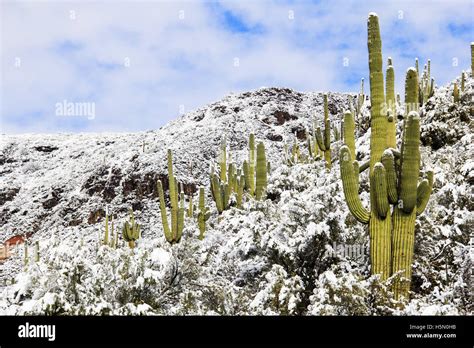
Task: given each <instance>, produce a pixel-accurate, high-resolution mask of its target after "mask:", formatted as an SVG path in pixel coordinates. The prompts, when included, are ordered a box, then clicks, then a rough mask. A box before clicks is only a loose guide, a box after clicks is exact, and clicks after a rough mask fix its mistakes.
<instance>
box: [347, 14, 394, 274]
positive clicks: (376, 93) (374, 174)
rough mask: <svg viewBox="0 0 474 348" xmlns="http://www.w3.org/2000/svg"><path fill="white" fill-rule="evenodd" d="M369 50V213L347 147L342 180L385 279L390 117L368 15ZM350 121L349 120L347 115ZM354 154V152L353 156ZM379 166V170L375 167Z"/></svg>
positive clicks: (376, 37)
mask: <svg viewBox="0 0 474 348" xmlns="http://www.w3.org/2000/svg"><path fill="white" fill-rule="evenodd" d="M368 50H369V69H370V101H371V116H372V117H371V138H370V162H369V168H370V169H369V185H370V212H369V211H367V210H366V209H365V208H364V207H363V205H362V202H361V200H360V198H359V194H358V189H359V164H358V162H357V161H354V159H355V158H353V157H352V156H351V152H352V151H351V150H350V149H349V147H348V146H345V145H344V146H342V147H341V150H340V163H341V164H340V167H341V178H342V182H343V190H344V195H345V197H346V201H347V205H348V206H349V210H350V211H351V213H352V214H353V215H354V216H355V217H356V219H357V220H359V221H360V222H362V223H365V224H369V236H370V259H371V265H372V273H373V274H380V275H381V278H382V279H387V278H388V277H389V275H390V271H391V269H390V262H391V238H390V237H391V216H390V214H389V213H388V212H387V209H388V204H386V200H387V194H386V190H387V188H386V186H385V185H383V182H384V180H385V170H384V169H383V168H382V167H380V165H377V163H379V160H380V159H381V157H382V154H383V152H384V150H385V148H386V146H387V117H386V115H385V114H384V110H386V109H385V105H384V103H385V98H384V88H383V72H382V42H381V39H380V29H379V22H378V17H377V15H376V14H374V13H371V14H369V19H368ZM348 117H350V116H349V115H348ZM352 153H354V152H352ZM376 165H377V166H376Z"/></svg>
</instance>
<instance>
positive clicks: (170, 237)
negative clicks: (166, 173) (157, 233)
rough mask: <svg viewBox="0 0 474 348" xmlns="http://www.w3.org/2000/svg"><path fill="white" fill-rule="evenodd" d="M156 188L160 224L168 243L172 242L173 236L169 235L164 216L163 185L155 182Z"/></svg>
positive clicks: (166, 218)
mask: <svg viewBox="0 0 474 348" xmlns="http://www.w3.org/2000/svg"><path fill="white" fill-rule="evenodd" d="M157 187H158V196H159V197H160V212H161V222H162V225H163V233H164V234H165V238H166V240H167V241H168V242H170V243H171V242H172V240H173V235H172V234H171V230H170V226H169V224H168V216H167V214H166V204H165V195H164V193H163V184H162V183H161V180H158V182H157Z"/></svg>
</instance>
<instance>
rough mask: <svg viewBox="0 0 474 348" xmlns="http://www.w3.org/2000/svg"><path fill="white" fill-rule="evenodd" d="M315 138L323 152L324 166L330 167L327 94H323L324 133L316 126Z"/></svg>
mask: <svg viewBox="0 0 474 348" xmlns="http://www.w3.org/2000/svg"><path fill="white" fill-rule="evenodd" d="M316 140H317V142H318V146H319V148H320V150H321V151H323V152H324V158H325V160H326V168H327V169H331V123H330V121H329V112H328V95H327V94H324V133H321V128H320V127H317V128H316Z"/></svg>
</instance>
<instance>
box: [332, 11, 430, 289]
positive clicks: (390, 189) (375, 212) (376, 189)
mask: <svg viewBox="0 0 474 348" xmlns="http://www.w3.org/2000/svg"><path fill="white" fill-rule="evenodd" d="M369 25H370V19H369ZM371 76H372V74H371ZM417 77H418V76H417V73H416V70H415V69H414V68H411V69H409V70H408V71H407V75H406V80H405V101H406V105H405V110H406V115H405V118H406V120H405V124H404V131H403V138H402V146H401V150H400V151H398V150H396V149H393V148H387V149H385V150H384V151H383V154H382V156H381V157H379V158H380V161H377V162H376V163H375V164H374V166H373V176H371V174H369V176H371V177H370V190H371V192H370V193H371V195H370V197H371V198H370V199H371V212H370V213H369V212H368V211H367V210H366V209H365V208H364V207H363V205H362V203H361V201H360V198H359V196H358V172H359V170H358V169H359V165H358V163H357V161H354V162H352V163H351V161H350V160H351V159H352V158H353V157H352V155H351V150H350V149H349V146H347V145H344V146H343V147H342V148H341V152H340V154H341V178H342V181H343V188H344V195H345V197H346V201H347V204H348V206H349V210H350V211H351V213H352V214H353V215H354V216H355V217H356V219H357V220H359V221H361V222H363V223H369V233H370V239H371V243H370V246H371V252H370V254H371V255H370V256H371V262H372V273H375V274H377V273H380V274H381V275H382V279H385V278H387V276H389V275H392V274H395V273H398V272H401V273H402V276H403V279H398V280H396V281H395V283H394V287H393V291H394V293H395V296H396V297H397V298H399V297H400V296H405V297H408V293H409V289H410V279H411V265H412V260H413V249H414V231H415V219H416V215H417V214H421V213H422V212H423V211H424V209H425V207H426V205H427V203H428V200H429V197H430V194H431V190H432V186H433V173H432V172H431V171H428V172H427V179H424V180H422V181H421V182H420V183H418V177H419V173H420V117H419V115H418V100H419V99H418V91H419V88H418V87H419V85H418V78H417ZM351 116H352V115H351V114H350V113H349V114H347V118H350V117H351ZM373 121H374V120H373V119H372V122H373ZM345 123H346V121H345ZM374 135H375V134H374V128H372V137H374ZM373 141H374V139H372V138H371V145H372V144H373ZM371 154H372V146H371ZM372 158H373V157H372V155H371V162H372ZM395 158H399V161H398V162H397V161H396V160H395ZM371 169H372V168H371ZM390 204H393V205H394V208H393V213H392V214H391V209H390ZM374 221H375V222H376V224H375V225H373V223H374ZM390 221H391V222H392V223H393V231H392V230H391V228H389V229H388V230H385V228H387V225H384V223H387V222H390ZM374 226H376V227H377V228H379V230H376V229H375V227H374ZM389 227H390V226H389ZM386 234H388V238H389V240H390V241H391V245H390V246H391V248H390V246H388V245H387V240H386ZM387 258H388V259H387ZM390 265H391V266H390ZM380 267H382V268H380ZM387 267H388V269H387Z"/></svg>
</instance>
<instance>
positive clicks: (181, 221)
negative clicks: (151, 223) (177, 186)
mask: <svg viewBox="0 0 474 348" xmlns="http://www.w3.org/2000/svg"><path fill="white" fill-rule="evenodd" d="M184 211H185V208H184V192H183V191H181V193H180V204H179V210H178V214H177V215H178V223H177V231H176V238H175V241H176V242H179V240H180V239H181V236H182V235H183V229H184Z"/></svg>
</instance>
